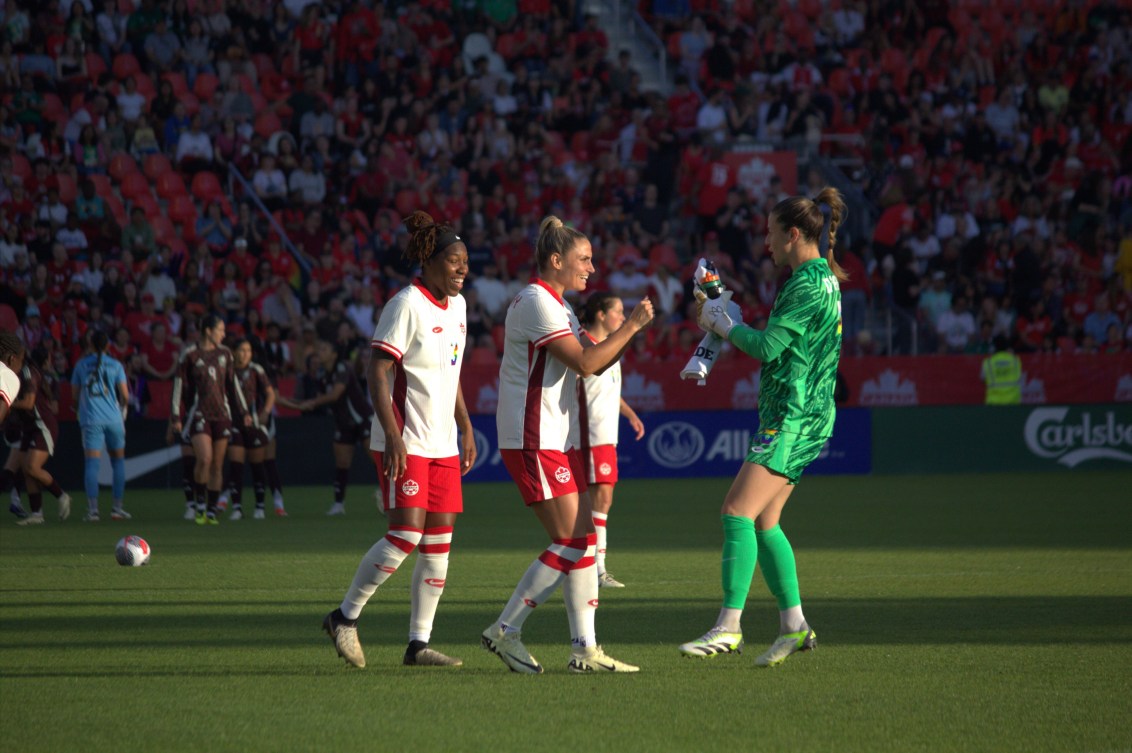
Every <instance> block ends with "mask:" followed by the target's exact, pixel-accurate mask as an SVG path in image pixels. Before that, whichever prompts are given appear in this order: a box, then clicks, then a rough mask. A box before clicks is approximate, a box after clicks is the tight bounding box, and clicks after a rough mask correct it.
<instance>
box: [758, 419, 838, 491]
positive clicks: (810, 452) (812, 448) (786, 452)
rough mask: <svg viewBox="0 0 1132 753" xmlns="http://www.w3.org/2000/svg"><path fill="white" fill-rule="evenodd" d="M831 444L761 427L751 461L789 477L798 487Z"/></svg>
mask: <svg viewBox="0 0 1132 753" xmlns="http://www.w3.org/2000/svg"><path fill="white" fill-rule="evenodd" d="M827 441H828V440H827V439H824V438H820V437H808V436H806V435H805V434H795V433H793V432H789V431H779V430H778V429H764V428H762V427H761V426H760V427H759V431H758V433H757V434H755V435H754V436H753V437H751V444H750V446H749V447H748V448H747V462H748V463H757V464H758V465H761V466H763V467H764V468H767V469H768V470H772V471H774V472H775V473H778V474H781V475H783V476H785V477H786V479H787V480H788V481H789V482H790V483H791V484H796V483H798V479H799V478H801V477H802V471H804V470H806V466H808V465H809V464H810V463H812V462H814V460H816V459H817V457H818V456H819V455H821V451H822V450H823V449H824V448H825V444H826V442H827Z"/></svg>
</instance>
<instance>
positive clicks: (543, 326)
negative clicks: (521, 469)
mask: <svg viewBox="0 0 1132 753" xmlns="http://www.w3.org/2000/svg"><path fill="white" fill-rule="evenodd" d="M505 331H506V339H505V341H504V344H503V362H502V363H501V364H500V365H499V404H498V408H497V409H496V413H495V428H496V431H497V432H498V435H499V448H500V449H502V450H558V451H560V452H564V451H565V450H567V449H569V447H570V445H569V441H570V423H571V417H572V414H573V417H575V418H576V405H577V399H578V398H577V389H576V387H575V376H576V375H575V374H574V372H573V371H570V369H568V368H567V367H566V364H564V363H562V362H561V361H559V360H558V359H557V358H555V357H553V356H552V355H550V352H549V351H547V349H546V346H547V345H549V344H550V343H552V342H554V341H555V340H558V339H559V338H563V337H577V336H578V333H579V331H580V329H579V326H578V320H577V318H576V317H575V316H574V313H573V311H572V310H571V309H570V308H569V307H568V306H567V304H566V302H565V301H564V300H562V298H561V296H559V295H558V294H557V293H555V292H554V291H553V290H552V289H551V288H550V287H549V286H547V284H546V283H544V282H543V281H542V280H535V281H534V282H533V283H531V284H530V285H527V286H526V287H525V288H523V289H522V290H520V291H519V294H518V295H517V296H515V298H514V300H512V301H511V305H510V307H509V308H508V309H507V320H506V324H505Z"/></svg>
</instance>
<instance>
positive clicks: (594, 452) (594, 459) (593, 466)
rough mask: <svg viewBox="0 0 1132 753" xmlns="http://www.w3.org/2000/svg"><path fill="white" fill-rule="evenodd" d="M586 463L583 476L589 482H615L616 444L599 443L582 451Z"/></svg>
mask: <svg viewBox="0 0 1132 753" xmlns="http://www.w3.org/2000/svg"><path fill="white" fill-rule="evenodd" d="M582 460H584V461H585V464H586V475H585V476H584V478H585V479H586V481H587V482H588V483H590V484H616V483H617V445H615V444H600V445H598V446H597V447H591V448H589V450H583V451H582Z"/></svg>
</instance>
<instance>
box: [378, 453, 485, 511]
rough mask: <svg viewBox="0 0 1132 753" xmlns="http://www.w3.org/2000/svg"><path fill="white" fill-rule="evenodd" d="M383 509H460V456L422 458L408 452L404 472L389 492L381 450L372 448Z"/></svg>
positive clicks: (461, 488) (461, 498)
mask: <svg viewBox="0 0 1132 753" xmlns="http://www.w3.org/2000/svg"><path fill="white" fill-rule="evenodd" d="M370 454H371V455H372V456H373V462H374V465H376V466H377V478H378V480H379V482H380V484H381V494H382V496H383V497H384V498H385V500H384V502H383V505H384V507H385V509H386V510H393V509H401V508H405V507H416V508H421V509H424V510H427V511H428V512H438V513H442V512H453V513H455V512H463V511H464V492H463V487H462V486H461V485H460V456H459V455H453V456H452V457H450V458H422V457H421V456H419V455H409V456H408V458H407V465H406V468H405V475H403V476H401V478H399V479H397V480H396V481H395V482H394V483H396V485H397V486H396V488H395V489H393V493H392V494H390V489H389V477H388V476H386V475H385V468H384V465H383V463H384V455H385V453H384V452H378V451H377V450H371V451H370Z"/></svg>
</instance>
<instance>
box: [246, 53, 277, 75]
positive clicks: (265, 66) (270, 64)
mask: <svg viewBox="0 0 1132 753" xmlns="http://www.w3.org/2000/svg"><path fill="white" fill-rule="evenodd" d="M252 65H254V66H255V73H256V76H257V77H259V79H260V80H263V79H264V78H265V77H267V75H268V74H273V73H276V72H277V71H276V70H275V61H274V60H272V59H271V56H270V55H267V54H265V53H262V52H257V53H256V54H254V55H252Z"/></svg>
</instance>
